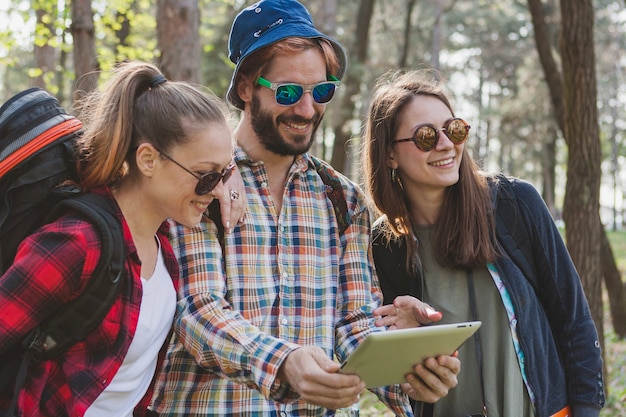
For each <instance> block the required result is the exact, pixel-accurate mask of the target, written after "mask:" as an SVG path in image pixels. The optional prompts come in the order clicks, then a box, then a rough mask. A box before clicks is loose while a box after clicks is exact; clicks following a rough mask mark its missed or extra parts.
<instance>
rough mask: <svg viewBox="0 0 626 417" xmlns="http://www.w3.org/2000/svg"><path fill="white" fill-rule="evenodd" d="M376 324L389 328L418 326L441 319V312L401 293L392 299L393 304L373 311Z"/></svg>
mask: <svg viewBox="0 0 626 417" xmlns="http://www.w3.org/2000/svg"><path fill="white" fill-rule="evenodd" d="M373 313H374V315H375V316H381V318H380V319H378V320H376V323H375V324H376V326H379V327H381V326H387V327H388V328H389V329H407V328H412V327H419V326H422V325H425V324H430V323H432V322H436V321H439V320H441V318H442V317H443V314H442V313H440V312H439V311H436V310H435V309H434V308H432V307H431V306H430V305H428V304H426V303H424V302H422V301H420V300H419V299H417V298H415V297H412V296H410V295H401V296H399V297H396V299H395V300H393V304H388V305H386V306H382V307H378V308H377V309H376V310H374V311H373Z"/></svg>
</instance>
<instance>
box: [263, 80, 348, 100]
mask: <svg viewBox="0 0 626 417" xmlns="http://www.w3.org/2000/svg"><path fill="white" fill-rule="evenodd" d="M330 78H331V80H330V81H324V82H321V83H317V84H297V83H273V82H271V81H268V80H266V79H265V78H263V77H259V78H258V79H257V80H256V83H257V84H258V85H261V86H263V87H267V88H269V89H270V90H272V91H274V94H275V96H274V98H275V99H276V103H278V104H280V105H281V106H293V105H294V104H297V103H298V102H299V101H300V100H301V99H302V96H304V93H306V92H308V91H310V92H311V95H312V96H313V100H314V101H315V102H316V103H317V104H326V103H328V102H329V101H330V100H332V98H333V96H334V95H335V90H336V89H337V87H339V80H338V79H337V78H335V77H333V76H332V75H331V76H330Z"/></svg>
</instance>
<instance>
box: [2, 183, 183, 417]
mask: <svg viewBox="0 0 626 417" xmlns="http://www.w3.org/2000/svg"><path fill="white" fill-rule="evenodd" d="M94 192H98V193H101V194H105V195H107V196H108V197H109V198H110V199H112V196H111V194H110V192H109V191H108V190H106V189H101V190H96V191H94ZM117 211H118V213H117V215H118V217H119V219H120V221H121V223H122V225H123V229H124V241H125V246H126V262H125V267H124V269H125V279H124V281H123V284H122V288H121V290H120V293H119V294H118V296H117V299H116V300H115V303H114V305H113V307H112V308H111V310H110V311H109V313H108V314H107V315H106V317H105V318H104V320H103V322H102V324H101V325H100V326H99V327H98V328H97V329H96V330H95V331H93V332H92V333H91V334H90V335H88V336H87V337H86V338H85V339H84V340H82V341H81V342H79V343H77V344H76V345H74V346H72V347H71V348H70V349H69V350H68V351H67V352H66V353H65V355H63V356H62V357H61V358H58V359H55V360H48V361H41V362H34V363H33V364H31V367H30V369H29V372H28V375H27V378H26V383H25V385H24V387H23V388H22V390H21V392H20V393H19V403H18V410H17V415H18V416H29V417H33V416H54V417H58V416H82V415H83V414H84V413H85V411H86V410H87V408H88V407H89V406H90V405H91V404H92V403H93V401H94V400H95V399H96V398H97V397H98V395H100V393H101V392H102V391H103V390H104V388H105V387H106V386H107V384H108V383H109V382H110V381H111V379H112V378H113V376H114V375H115V374H116V373H117V371H118V369H119V367H120V366H121V364H122V361H123V360H124V357H125V356H126V353H127V351H128V348H129V346H130V343H131V341H132V339H133V336H134V334H135V330H136V327H137V320H138V318H139V308H140V304H141V298H142V285H141V280H140V271H141V264H140V261H139V258H138V256H137V250H136V248H135V245H134V243H133V240H132V236H131V234H130V229H129V228H128V225H127V224H126V221H125V220H124V218H123V217H122V213H121V212H120V211H119V208H118V209H117ZM158 237H159V240H160V241H161V247H162V248H163V253H164V261H165V265H166V267H167V269H168V271H169V272H170V274H171V276H172V279H173V281H174V286H175V287H177V281H178V264H177V262H176V258H175V257H174V254H173V252H172V248H171V246H170V244H169V242H168V240H167V225H166V224H164V225H163V226H162V227H161V228H160V230H159V232H158ZM100 250H101V247H100V240H99V236H98V233H97V231H96V229H95V228H94V227H93V226H92V225H91V224H90V223H89V222H87V221H86V220H85V219H83V218H81V217H79V215H78V214H75V213H74V214H72V213H68V214H66V215H64V216H63V217H61V218H59V219H58V220H56V221H55V222H53V223H50V224H47V225H46V226H44V227H43V228H42V229H40V230H39V231H37V232H36V233H34V234H33V235H31V236H30V237H28V238H27V239H25V240H24V241H23V242H22V244H21V246H20V248H19V249H18V252H17V256H16V258H15V261H14V262H13V264H12V266H11V267H10V269H8V270H7V271H6V273H5V274H4V275H2V277H0V306H2V309H1V310H0V353H2V352H4V351H6V350H7V349H8V348H10V347H11V346H12V345H13V344H15V343H18V342H19V341H20V340H21V339H22V338H23V337H24V336H25V335H26V334H27V333H28V332H29V331H30V330H32V329H33V328H34V327H35V326H37V325H38V324H39V323H40V322H41V321H42V320H43V319H45V318H46V317H49V316H50V315H52V314H53V313H54V312H55V311H56V310H57V309H59V308H61V307H62V306H63V305H64V304H65V303H67V302H68V301H70V300H72V299H74V298H76V297H77V296H78V295H79V294H80V293H81V291H83V289H84V288H85V286H86V285H87V282H88V281H89V279H90V278H91V276H92V274H93V271H94V268H95V267H96V264H97V262H98V259H99V257H100ZM161 351H162V352H161V353H162V354H164V349H161ZM160 356H161V359H162V357H163V355H160ZM16 360H18V359H16ZM159 368H160V364H159V366H157V369H159ZM151 389H152V387H151V388H150V389H149V390H148V392H147V393H146V395H145V397H144V400H142V405H143V404H144V403H145V404H147V402H148V401H149V400H150V396H151ZM10 401H11V398H10V396H9V395H6V394H5V396H4V397H1V398H0V408H2V407H3V406H7V405H8V404H9V403H10ZM140 408H141V407H139V406H138V408H137V410H136V411H138V410H139V409H140ZM144 409H145V407H144Z"/></svg>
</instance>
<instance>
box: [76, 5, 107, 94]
mask: <svg viewBox="0 0 626 417" xmlns="http://www.w3.org/2000/svg"><path fill="white" fill-rule="evenodd" d="M71 8H72V24H71V26H70V33H71V34H72V39H73V45H74V50H73V57H74V73H75V76H76V84H75V91H74V101H79V100H80V99H81V97H83V96H84V94H86V93H88V92H89V91H91V90H93V89H94V88H96V87H97V86H98V70H99V69H100V67H99V64H98V58H97V56H96V36H95V29H94V21H93V11H92V9H91V0H72V2H71Z"/></svg>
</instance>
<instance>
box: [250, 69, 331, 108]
mask: <svg viewBox="0 0 626 417" xmlns="http://www.w3.org/2000/svg"><path fill="white" fill-rule="evenodd" d="M329 78H330V80H328V81H322V82H320V83H315V84H298V83H273V82H271V81H269V80H267V79H265V78H263V77H262V76H259V78H257V80H256V83H257V84H258V85H260V86H263V87H267V88H269V89H270V90H272V91H273V92H274V100H275V101H276V104H278V105H279V106H285V107H287V106H293V105H296V104H298V103H299V102H300V100H302V97H304V94H305V93H307V92H310V93H311V97H313V101H314V102H315V103H317V104H328V103H330V101H331V100H332V99H333V97H334V96H335V92H336V91H337V88H338V87H339V85H340V82H339V79H337V78H336V77H334V76H332V75H331V76H330V77H329ZM324 84H332V85H334V88H333V93H332V95H331V96H330V98H329V99H328V101H324V102H319V101H317V100H315V95H314V94H313V90H314V89H316V88H317V87H319V86H320V85H324ZM288 85H292V86H297V87H299V88H301V89H302V94H300V97H298V100H296V101H294V102H293V103H291V104H282V103H280V102H279V101H278V89H279V88H280V87H284V86H288Z"/></svg>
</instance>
